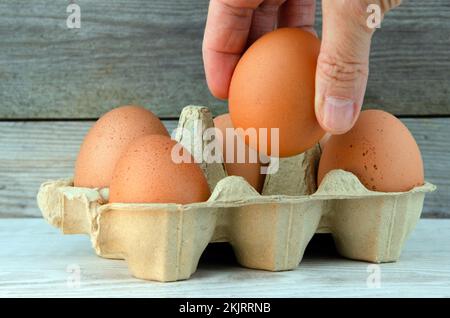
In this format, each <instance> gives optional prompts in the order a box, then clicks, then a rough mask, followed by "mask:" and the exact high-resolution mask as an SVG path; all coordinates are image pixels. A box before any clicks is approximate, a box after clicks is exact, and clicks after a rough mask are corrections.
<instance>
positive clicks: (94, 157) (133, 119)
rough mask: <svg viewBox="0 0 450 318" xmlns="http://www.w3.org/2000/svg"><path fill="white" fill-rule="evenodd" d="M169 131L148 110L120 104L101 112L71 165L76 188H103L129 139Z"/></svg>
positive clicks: (106, 185) (107, 184) (166, 134)
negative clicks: (73, 166)
mask: <svg viewBox="0 0 450 318" xmlns="http://www.w3.org/2000/svg"><path fill="white" fill-rule="evenodd" d="M150 134H160V135H165V136H168V135H169V133H168V132H167V129H166V128H165V127H164V125H163V124H162V122H161V121H160V120H159V118H158V117H156V116H155V115H154V114H153V113H152V112H151V111H149V110H147V109H145V108H143V107H140V106H132V105H130V106H122V107H118V108H115V109H113V110H111V111H109V112H107V113H106V114H104V115H103V116H102V117H101V118H100V119H99V120H98V121H97V122H96V123H95V124H94V126H92V128H91V129H90V130H89V132H88V133H87V135H86V137H85V138H84V141H83V144H82V145H81V148H80V152H79V153H78V157H77V161H76V164H75V177H74V185H75V186H76V187H88V188H104V187H108V186H109V184H110V182H111V177H112V174H113V170H114V167H115V165H116V162H117V160H119V158H120V156H121V155H122V153H123V151H124V150H125V149H126V147H127V146H128V145H129V143H130V142H132V141H133V140H135V139H136V138H138V137H140V136H143V135H150Z"/></svg>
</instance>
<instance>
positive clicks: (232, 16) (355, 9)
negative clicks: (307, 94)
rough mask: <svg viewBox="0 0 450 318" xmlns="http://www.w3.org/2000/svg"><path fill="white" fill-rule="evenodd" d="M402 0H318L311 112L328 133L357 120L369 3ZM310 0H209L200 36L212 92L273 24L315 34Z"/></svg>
mask: <svg viewBox="0 0 450 318" xmlns="http://www.w3.org/2000/svg"><path fill="white" fill-rule="evenodd" d="M400 3H401V0H372V1H370V0H322V15H323V23H322V44H321V49H320V54H319V57H318V61H317V69H316V91H315V112H316V117H317V120H318V122H319V124H320V125H321V126H322V128H323V129H325V130H326V131H327V132H329V133H331V134H342V133H345V132H347V131H348V130H350V129H351V128H352V127H353V125H354V123H355V122H356V120H357V118H358V116H359V113H360V111H361V106H362V103H363V99H364V94H365V90H366V85H367V78H368V74H369V53H370V43H371V39H372V35H373V33H374V30H375V29H373V28H369V27H368V25H367V18H368V15H369V13H368V12H367V8H368V5H369V4H376V5H378V6H379V7H380V9H381V14H382V16H383V15H384V14H385V13H386V12H387V11H389V10H390V9H392V8H394V7H396V6H398V5H400ZM315 9H316V1H315V0H211V1H210V4H209V11H208V18H207V22H206V28H205V34H204V39H203V61H204V66H205V74H206V80H207V83H208V87H209V89H210V91H211V93H212V94H213V95H214V96H215V97H217V98H221V99H226V98H227V97H228V89H229V86H230V81H231V77H232V75H233V71H234V68H235V67H236V64H237V63H238V61H239V59H240V57H241V55H242V54H243V52H244V51H245V50H246V48H247V47H248V46H249V45H250V44H251V43H253V42H254V41H255V40H256V39H258V38H259V37H260V36H262V35H263V34H265V33H267V32H270V31H272V30H274V29H275V28H277V27H298V28H303V29H306V30H308V31H310V32H312V33H314V34H315V31H314V29H313V27H314V19H315Z"/></svg>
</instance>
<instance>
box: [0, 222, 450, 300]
mask: <svg viewBox="0 0 450 318" xmlns="http://www.w3.org/2000/svg"><path fill="white" fill-rule="evenodd" d="M76 268H79V269H80V284H79V286H77V284H76V283H73V281H72V280H71V278H73V277H74V276H73V275H74V274H71V273H70V270H71V269H76ZM67 270H69V272H67ZM367 270H368V264H367V263H364V262H356V261H350V260H346V259H342V258H338V257H336V256H334V255H331V256H329V255H328V256H327V255H317V253H314V254H313V255H306V256H305V258H304V259H303V261H302V263H301V264H300V266H299V267H298V268H297V269H296V270H294V271H289V272H279V273H272V272H265V271H257V270H250V269H245V268H240V267H238V266H236V265H230V264H227V265H222V266H220V265H217V264H216V265H212V264H208V263H205V262H202V263H201V264H200V265H199V269H198V270H197V272H196V273H195V274H194V275H193V276H192V278H191V279H190V280H188V281H182V282H175V283H156V282H149V281H142V280H138V279H134V278H132V277H130V275H129V274H128V271H127V266H126V263H125V262H124V261H114V260H106V259H101V258H99V257H97V256H96V255H95V254H94V252H93V250H92V249H91V247H90V242H89V239H88V237H86V236H81V235H71V236H69V235H68V236H63V235H60V234H59V232H58V230H56V229H54V228H52V227H50V226H49V225H48V224H47V223H46V222H45V221H44V220H42V219H0V296H2V297H14V296H16V297H47V296H49V297H51V296H55V297H70V296H80V297H95V296H104V297H133V296H135V297H378V296H382V297H443V296H444V297H450V220H428V219H425V220H421V221H420V223H419V224H418V226H417V228H416V230H415V231H414V232H413V234H412V236H411V237H410V239H409V240H408V242H407V244H406V247H405V248H404V251H403V254H402V257H401V259H400V261H399V262H397V263H390V264H382V265H380V268H379V270H380V272H379V273H380V286H379V288H375V287H376V284H373V283H372V284H369V287H368V284H367V278H368V276H369V275H370V273H368V272H367ZM369 270H370V271H372V272H373V270H374V269H373V268H369ZM375 270H376V269H375ZM71 275H72V276H71ZM375 275H376V274H375ZM68 282H69V283H68Z"/></svg>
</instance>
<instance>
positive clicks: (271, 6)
mask: <svg viewBox="0 0 450 318" xmlns="http://www.w3.org/2000/svg"><path fill="white" fill-rule="evenodd" d="M284 2H285V0H265V1H264V2H263V3H261V4H260V5H259V7H258V8H256V9H255V12H254V13H253V19H252V26H251V28H250V33H249V38H248V44H249V45H250V44H251V43H253V42H254V41H256V40H257V39H258V38H260V37H261V36H262V35H264V34H266V33H268V32H270V31H273V30H274V29H275V28H276V27H277V24H278V9H279V8H280V6H281V5H282V4H283V3H284Z"/></svg>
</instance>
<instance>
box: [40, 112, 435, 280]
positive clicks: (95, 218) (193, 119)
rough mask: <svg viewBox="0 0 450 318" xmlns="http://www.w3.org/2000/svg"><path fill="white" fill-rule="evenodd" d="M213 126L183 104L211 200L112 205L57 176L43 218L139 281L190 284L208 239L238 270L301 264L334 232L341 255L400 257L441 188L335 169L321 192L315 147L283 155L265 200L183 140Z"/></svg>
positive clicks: (102, 193)
mask: <svg viewBox="0 0 450 318" xmlns="http://www.w3.org/2000/svg"><path fill="white" fill-rule="evenodd" d="M198 122H200V123H202V125H200V126H198V125H197V124H195V123H198ZM199 127H200V128H199ZM210 127H213V120H212V115H211V113H210V112H209V110H208V109H207V108H206V107H201V106H187V107H185V108H184V109H183V111H182V113H181V116H180V122H179V128H184V129H185V130H184V133H183V130H181V129H180V130H177V133H176V136H175V138H176V139H177V141H178V142H180V143H181V144H183V146H185V147H186V148H187V149H188V150H189V151H190V152H191V153H192V154H193V156H194V158H196V160H199V162H201V163H200V166H201V168H202V170H203V171H204V173H205V175H206V177H207V179H208V184H209V186H210V188H211V190H212V194H211V196H210V198H209V199H208V201H206V202H201V203H192V204H187V205H180V204H160V203H158V204H151V203H148V204H142V203H141V204H131V203H108V189H89V188H79V187H74V186H73V181H72V179H61V180H55V181H48V182H44V183H43V184H42V185H41V187H40V189H39V193H38V196H37V201H38V205H39V208H40V209H41V211H42V214H43V216H44V218H45V219H46V220H47V221H48V223H50V224H51V225H53V226H55V227H57V228H60V229H61V231H62V233H64V234H87V235H89V236H90V238H91V242H92V246H93V247H94V249H95V251H96V253H97V254H98V255H99V256H101V257H105V258H112V259H124V260H126V261H127V263H128V267H129V270H130V272H131V274H132V275H133V276H135V277H137V278H141V279H146V280H156V281H164V282H167V281H177V280H183V279H188V278H189V277H190V276H191V275H192V274H193V273H194V272H195V270H196V268H197V265H198V261H199V259H200V256H201V254H202V253H203V251H204V250H205V248H206V246H207V245H208V244H209V243H210V242H229V243H230V244H231V245H232V247H233V250H234V252H235V255H236V258H237V260H238V262H239V263H240V264H241V265H242V266H244V267H248V268H254V269H262V270H268V271H282V270H291V269H294V268H296V267H297V266H298V265H299V263H300V262H301V259H302V257H303V253H304V251H305V248H306V246H307V245H308V243H309V241H310V240H311V238H312V237H313V235H314V233H331V234H332V235H333V238H334V240H335V243H336V247H337V250H338V252H339V253H340V254H341V255H342V256H344V257H347V258H350V259H355V260H362V261H367V262H373V263H383V262H393V261H396V260H398V258H399V257H400V253H401V250H402V247H403V244H404V242H405V240H406V238H407V237H408V235H409V234H410V233H411V231H412V230H413V229H414V227H415V225H416V223H417V221H418V220H419V218H420V214H421V212H422V207H423V201H424V197H425V193H427V192H431V191H434V190H435V186H434V185H432V184H430V183H425V184H424V185H423V186H420V187H416V188H414V189H412V190H411V191H409V192H400V193H394V192H392V193H384V192H374V191H370V190H368V189H366V188H365V187H364V186H363V185H362V184H361V182H360V181H359V180H358V178H357V177H356V176H355V175H353V174H352V173H350V172H346V171H343V170H333V171H330V172H329V173H328V174H327V175H326V177H325V178H324V180H323V181H322V184H321V185H320V186H319V187H318V188H317V187H316V184H315V175H316V167H317V162H318V159H319V157H320V148H319V146H316V147H314V148H312V149H310V150H308V151H306V152H305V153H303V154H300V155H297V156H294V157H290V158H282V159H280V160H279V170H278V172H277V173H276V174H273V175H267V176H266V180H265V184H264V188H263V191H262V195H261V194H259V193H258V192H257V191H256V190H254V189H253V188H252V187H251V186H250V185H249V184H248V183H247V182H246V181H245V180H244V179H243V178H241V177H236V176H226V172H225V169H224V167H223V165H222V164H221V163H207V162H209V161H208V160H203V159H205V158H200V157H199V155H198V154H202V152H201V151H198V149H194V148H195V147H199V146H204V145H199V143H198V142H197V143H194V142H192V140H191V138H187V137H186V135H185V134H186V132H187V131H190V132H192V133H193V134H199V133H200V135H201V133H203V132H204V130H205V129H207V128H210ZM199 129H200V131H199ZM200 142H204V143H207V142H208V141H203V139H202V140H200ZM200 148H201V147H200Z"/></svg>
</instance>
